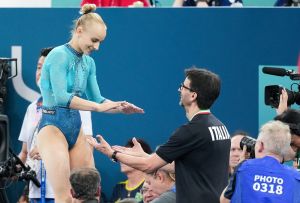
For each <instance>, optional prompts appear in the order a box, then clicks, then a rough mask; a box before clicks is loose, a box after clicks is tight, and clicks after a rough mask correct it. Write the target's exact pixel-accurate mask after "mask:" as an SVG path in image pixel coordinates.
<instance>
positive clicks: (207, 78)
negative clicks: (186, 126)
mask: <svg viewBox="0 0 300 203" xmlns="http://www.w3.org/2000/svg"><path fill="white" fill-rule="evenodd" d="M185 76H186V77H187V78H188V79H189V80H190V81H191V83H190V88H191V89H192V90H193V91H194V92H196V93H197V104H198V107H199V108H200V109H209V108H210V107H211V106H212V104H213V103H214V102H215V100H216V99H217V98H218V96H219V94H220V89H221V80H220V78H219V76H218V75H217V74H215V73H213V72H211V71H208V70H206V69H200V68H197V67H195V66H193V67H191V68H189V69H186V70H185Z"/></svg>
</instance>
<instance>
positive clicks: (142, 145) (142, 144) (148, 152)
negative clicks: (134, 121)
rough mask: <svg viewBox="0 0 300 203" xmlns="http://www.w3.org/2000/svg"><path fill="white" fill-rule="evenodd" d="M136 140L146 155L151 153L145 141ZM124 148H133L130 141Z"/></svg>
mask: <svg viewBox="0 0 300 203" xmlns="http://www.w3.org/2000/svg"><path fill="white" fill-rule="evenodd" d="M136 140H137V141H138V142H139V143H140V144H141V147H142V148H143V150H144V152H146V153H147V154H151V153H152V150H151V147H150V145H149V144H148V143H147V142H146V141H145V140H142V139H139V138H136ZM125 147H133V142H132V139H130V140H128V141H127V143H126V144H125Z"/></svg>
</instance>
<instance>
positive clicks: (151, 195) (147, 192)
mask: <svg viewBox="0 0 300 203" xmlns="http://www.w3.org/2000/svg"><path fill="white" fill-rule="evenodd" d="M147 177H149V176H146V178H145V182H144V184H143V187H142V189H141V194H142V195H143V202H144V203H149V202H151V201H152V200H153V199H155V198H156V197H158V196H159V194H157V193H155V192H153V190H152V189H151V188H150V187H149V180H147Z"/></svg>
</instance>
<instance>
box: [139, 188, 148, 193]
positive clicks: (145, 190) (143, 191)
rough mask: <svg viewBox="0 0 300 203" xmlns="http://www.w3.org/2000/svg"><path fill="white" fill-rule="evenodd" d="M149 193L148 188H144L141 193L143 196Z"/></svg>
mask: <svg viewBox="0 0 300 203" xmlns="http://www.w3.org/2000/svg"><path fill="white" fill-rule="evenodd" d="M148 191H149V189H148V188H144V187H143V188H142V189H141V190H140V193H141V194H145V193H146V192H148Z"/></svg>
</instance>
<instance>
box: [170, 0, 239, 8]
mask: <svg viewBox="0 0 300 203" xmlns="http://www.w3.org/2000/svg"><path fill="white" fill-rule="evenodd" d="M182 6H197V7H209V6H232V7H242V6H243V0H174V2H173V7H182Z"/></svg>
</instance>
